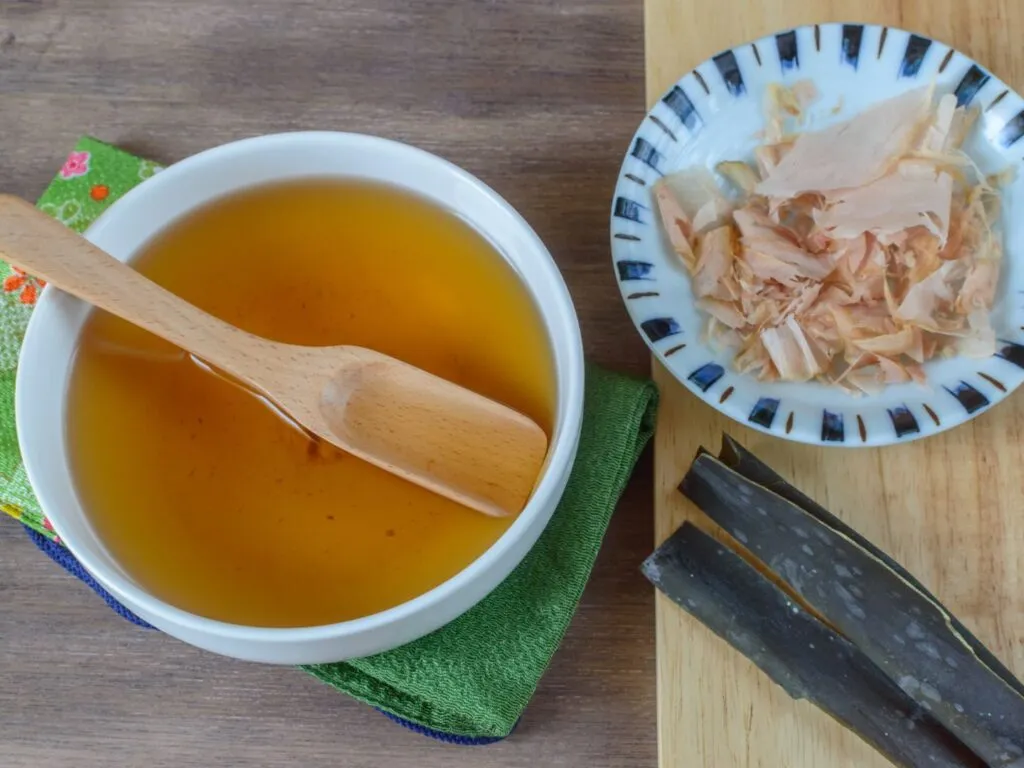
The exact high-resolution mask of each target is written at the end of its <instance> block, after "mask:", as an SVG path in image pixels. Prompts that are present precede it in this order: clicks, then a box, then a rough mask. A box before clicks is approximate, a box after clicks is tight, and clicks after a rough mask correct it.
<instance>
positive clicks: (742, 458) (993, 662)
mask: <svg viewBox="0 0 1024 768" xmlns="http://www.w3.org/2000/svg"><path fill="white" fill-rule="evenodd" d="M718 457H719V458H720V459H721V461H722V463H724V464H726V465H727V466H729V467H731V468H732V469H734V470H736V471H737V472H739V473H740V474H741V475H743V476H744V477H746V478H747V479H748V480H752V481H753V482H755V483H757V484H758V485H760V486H763V487H764V488H767V489H768V490H769V491H773V492H775V493H777V494H778V495H779V496H781V497H782V498H784V499H788V500H789V501H791V502H793V503H794V504H796V505H797V506H798V507H800V508H801V509H803V510H804V511H805V512H807V513H808V514H809V515H813V516H814V517H816V518H818V520H820V521H821V522H822V523H824V524H825V525H827V526H828V527H829V528H831V529H833V530H834V531H837V532H838V533H841V534H843V535H844V536H846V537H847V538H849V539H851V540H852V541H854V542H856V543H857V544H859V545H860V546H861V547H862V548H863V549H864V550H866V551H867V552H870V553H871V554H872V555H874V556H875V557H877V558H878V559H879V560H881V561H882V562H883V563H885V565H887V566H888V567H889V569H890V570H891V571H893V572H894V573H896V574H897V575H898V576H899V577H900V578H901V579H903V580H904V581H905V582H907V584H909V585H910V586H911V587H912V588H913V589H916V590H917V591H918V592H919V593H920V594H921V595H922V597H924V598H925V599H927V600H930V601H931V602H932V603H933V604H934V605H935V607H936V608H937V609H938V610H939V611H941V612H942V614H943V616H944V618H945V620H946V621H947V622H949V624H950V625H951V626H952V628H953V631H954V632H955V633H956V634H958V635H959V636H960V637H961V638H962V639H963V641H964V642H965V643H967V645H969V646H970V648H971V650H972V651H974V654H975V655H976V656H977V657H978V659H979V661H981V663H983V664H984V665H985V666H986V667H988V668H989V669H991V670H992V671H993V672H994V673H995V674H997V675H999V677H1001V678H1002V679H1003V681H1004V682H1005V683H1006V684H1007V685H1009V686H1010V687H1012V688H1013V689H1014V690H1016V691H1017V692H1018V693H1019V694H1020V695H1021V696H1024V683H1022V682H1021V681H1020V680H1018V679H1017V678H1016V677H1014V676H1013V673H1012V672H1010V670H1009V669H1007V668H1006V667H1005V666H1004V665H1003V663H1002V662H1001V661H1000V660H999V659H997V658H996V657H995V655H993V653H992V652H991V651H990V650H989V649H988V648H986V647H985V646H984V645H982V643H981V641H980V640H978V638H976V637H975V636H974V635H973V634H972V633H971V631H970V630H969V629H967V627H965V626H964V625H963V624H961V623H960V621H959V620H958V619H957V618H956V616H954V615H953V614H952V613H951V612H950V611H949V610H948V609H947V608H946V607H945V606H944V605H943V604H942V603H941V602H939V599H938V598H937V597H936V596H935V595H933V594H932V593H931V592H929V591H928V589H927V588H926V587H925V586H924V585H923V584H922V583H921V582H919V581H918V580H917V579H916V578H915V577H914V575H913V574H911V573H910V572H908V571H907V570H906V569H905V568H904V567H903V566H902V565H900V564H899V563H897V562H896V561H895V560H893V559H892V558H891V557H889V555H888V554H886V553H885V552H883V551H882V550H881V549H879V548H878V547H877V546H875V545H874V544H873V543H872V542H870V541H868V540H867V539H866V538H864V537H863V536H861V535H860V534H859V533H858V532H857V531H855V530H854V529H853V528H851V527H850V526H848V525H847V524H846V523H844V522H843V521H842V520H840V519H839V518H838V517H836V516H835V515H833V514H832V513H831V512H829V511H828V510H827V509H825V508H824V507H822V506H821V505H820V504H818V503H817V502H816V501H814V500H813V499H811V498H810V497H808V496H806V495H805V494H803V493H801V492H800V490H799V489H798V488H794V487H793V486H792V485H790V484H789V483H787V482H786V481H785V480H784V479H783V478H782V477H781V476H780V475H779V474H778V473H777V472H776V471H775V470H774V469H772V468H771V467H769V466H768V465H767V464H765V463H764V462H763V461H761V460H760V459H759V458H757V457H756V456H755V455H754V454H752V453H751V452H750V451H748V450H747V449H746V448H744V447H743V446H742V445H740V444H739V443H738V442H736V441H735V440H733V439H732V438H731V437H729V436H728V435H725V436H724V437H723V439H722V451H721V453H719V455H718Z"/></svg>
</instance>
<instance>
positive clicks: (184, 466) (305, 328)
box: [68, 180, 555, 627]
mask: <svg viewBox="0 0 1024 768" xmlns="http://www.w3.org/2000/svg"><path fill="white" fill-rule="evenodd" d="M133 264H134V266H135V267H136V268H137V269H139V270H140V271H142V272H143V273H145V274H146V275H148V276H149V277H150V278H152V279H153V280H155V281H156V282H157V283H159V284H161V285H163V286H164V287H166V288H168V289H169V290H171V291H173V292H175V293H177V294H179V295H180V296H182V297H184V298H185V299H187V300H188V301H190V302H192V303H194V304H196V305H197V306H199V307H201V308H203V309H205V310H206V311H208V312H210V313H212V314H214V315H216V316H217V317H220V318H223V319H224V320H227V321H228V322H230V323H233V324H235V325H237V326H239V327H241V328H244V329H246V330H248V331H251V332H252V333H256V334H260V335H262V336H266V337H267V338H271V339H275V340H278V341H283V342H291V343H293V344H310V345H329V344H357V345H364V346H367V347H370V348H373V349H377V350H380V351H381V352H384V353H386V354H389V355H393V356H395V357H397V358H400V359H402V360H406V361H408V362H410V363H412V364H414V365H418V366H420V367H422V368H425V369H426V370H429V371H431V372H433V373H436V374H438V375H440V376H443V377H446V378H448V379H450V380H452V381H455V382H457V383H459V384H462V385H464V386H466V387H469V388H471V389H474V390H476V391H478V392H481V393H483V394H485V395H487V396H489V397H493V398H495V399H498V400H501V401H503V402H505V403H508V404H509V405H511V406H512V407H514V408H518V409H520V410H522V411H523V412H524V413H527V414H528V415H530V416H531V417H533V418H534V419H536V420H537V421H538V422H539V423H540V424H541V425H542V426H544V427H545V429H548V430H550V427H551V424H552V419H553V411H554V392H555V374H554V367H553V362H552V359H551V352H550V347H549V344H548V339H547V336H546V333H545V330H544V327H543V323H542V320H541V318H540V316H539V313H538V312H537V310H536V308H535V306H534V305H533V303H532V300H531V298H530V295H529V293H528V292H527V290H526V288H525V287H524V285H523V284H522V283H521V281H520V279H519V278H518V276H517V275H516V274H515V272H514V271H513V269H512V268H511V267H510V266H509V265H508V264H507V263H506V262H505V261H504V259H502V258H501V256H500V255H499V254H497V253H496V251H495V250H494V248H493V247H492V246H491V245H490V244H489V243H488V242H487V241H486V240H485V239H484V238H483V237H481V236H480V235H479V234H478V233H477V232H475V231H474V230H473V229H472V228H471V227H469V226H468V225H467V224H465V223H464V222H462V221H461V220H459V219H458V218H456V217H455V216H454V215H452V214H450V213H448V212H446V211H444V210H441V209H439V208H438V207H436V206H435V205H433V204H432V203H430V202H427V201H425V200H422V199H420V198H418V197H415V196H412V195H410V194H407V193H405V192H401V191H399V190H396V189H394V188H391V187H386V186H379V185H373V184H368V183H362V182H338V181H326V180H325V181H305V182H301V183H289V184H277V185H272V186H266V187H260V188H256V189H253V190H249V191H246V192H244V193H240V194H237V195H234V196H231V197H228V198H225V199H223V200H220V201H217V202H215V203H213V204H211V205H209V206H207V207H204V208H203V209H201V210H199V211H197V212H195V213H193V214H190V215H189V216H187V217H185V218H184V219H183V220H181V221H178V222H176V223H174V224H172V225H171V226H170V227H169V228H168V229H167V230H166V231H165V232H163V233H161V234H160V235H158V236H157V237H156V238H155V239H154V240H153V241H152V242H151V243H149V244H148V245H147V246H146V247H145V248H144V249H143V251H142V252H141V254H140V255H139V258H138V259H137V260H136V261H135V262H133ZM68 430H69V443H70V446H71V459H72V468H73V472H74V476H75V481H76V486H77V488H78V492H79V495H80V497H81V500H82V502H83V505H84V507H85V509H86V510H87V513H88V515H89V517H90V520H91V522H92V523H93V525H94V527H95V528H96V530H97V532H98V534H99V535H100V537H101V538H102V540H103V541H104V542H105V543H106V545H107V546H108V548H109V549H110V551H111V553H112V554H113V556H114V557H115V558H116V559H117V561H118V562H119V563H120V564H121V565H122V566H123V567H124V568H125V569H126V570H127V571H128V572H129V573H130V574H131V575H132V576H133V577H134V578H135V579H136V580H138V581H139V582H140V583H141V584H142V585H143V586H144V587H145V588H146V589H148V590H150V591H152V592H153V593H154V594H156V595H157V596H159V597H160V598H161V599H163V600H165V601H167V602H168V603H171V604H172V605H175V606H178V607H179V608H182V609H184V610H187V611H190V612H193V613H196V614H199V615H202V616H206V617H210V618H214V619H219V620H222V621H228V622H233V623H238V624H247V625H253V626H265V627H288V626H312V625H318V624H326V623H332V622H337V621H343V620H346V619H352V618H356V617H360V616H366V615H368V614H371V613H375V612H377V611H381V610H384V609H386V608H390V607H392V606H395V605H397V604H399V603H401V602H404V601H406V600H408V599H410V598H412V597H415V596H417V595H420V594H422V593H424V592H426V591H427V590H429V589H431V588H432V587H435V586H437V585H438V584H440V583H441V582H443V581H445V580H446V579H448V578H450V577H451V576H453V575H454V574H456V573H457V572H458V571H460V570H462V569H463V568H464V567H466V566H467V565H468V564H469V563H470V562H472V561H473V560H474V559H476V558H477V557H479V556H480V555H481V554H482V553H483V552H484V551H485V550H486V549H487V548H488V547H490V546H491V544H493V543H494V542H495V541H496V540H497V539H498V537H500V536H501V534H502V533H503V532H504V531H505V530H506V529H507V528H508V526H509V525H510V524H511V519H503V520H498V519H493V518H488V517H485V516H484V515H481V514H478V513H475V512H471V511H469V510H466V509H464V508H462V507H460V506H458V505H456V504H454V503H452V502H449V501H446V500H445V499H442V498H441V497H439V496H435V495H434V494H431V493H429V492H428V491H425V490H422V489H420V488H418V487H415V486H413V485H411V484H409V483H406V482H404V481H402V480H399V479H398V478H395V477H393V476H391V475H389V474H388V473H386V472H384V471H382V470H379V469H376V468H375V467H372V466H370V465H369V464H366V463H365V462H363V461H361V460H359V459H356V458H354V457H352V456H349V455H347V454H344V453H340V452H337V451H334V450H331V449H326V448H325V447H319V448H317V446H315V445H314V444H312V443H311V442H310V441H309V440H308V439H306V438H305V437H304V436H303V435H302V434H301V433H300V432H298V431H297V430H296V429H295V428H294V427H293V426H291V425H290V424H288V423H287V422H286V421H284V420H283V419H281V418H280V417H279V416H277V415H275V413H274V412H273V411H272V410H271V409H270V408H268V407H267V406H266V405H264V404H263V403H262V402H260V401H259V400H258V399H256V398H255V397H253V396H252V395H250V394H248V393H246V392H244V391H242V390H240V389H239V388H237V387H236V386H234V385H233V384H230V383H228V382H227V381H225V380H224V379H222V378H219V377H217V376H216V375H214V374H212V373H209V372H207V371H206V370H204V369H203V368H202V367H200V366H199V365H197V364H196V363H195V362H193V361H192V360H191V359H190V358H189V357H188V356H187V355H186V354H185V353H183V352H182V351H180V350H178V349H177V348H175V347H173V346H171V345H169V344H166V343H165V342H162V341H160V340H158V339H156V338H155V337H153V336H151V335H149V334H148V333H145V332H143V331H140V330H138V329H136V328H134V327H132V326H130V325H128V324H127V323H124V322H123V321H120V320H118V319H116V318H114V317H112V316H110V315H107V314H105V313H102V312H93V313H92V315H91V316H90V318H89V320H88V321H87V324H86V327H85V330H84V332H83V335H82V340H81V344H80V347H79V349H78V351H77V354H76V359H75V365H74V372H73V376H72V380H71V385H70V392H69V426H68Z"/></svg>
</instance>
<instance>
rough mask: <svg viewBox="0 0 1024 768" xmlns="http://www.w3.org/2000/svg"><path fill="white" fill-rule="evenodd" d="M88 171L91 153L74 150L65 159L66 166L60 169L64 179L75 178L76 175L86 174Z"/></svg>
mask: <svg viewBox="0 0 1024 768" xmlns="http://www.w3.org/2000/svg"><path fill="white" fill-rule="evenodd" d="M88 172H89V153H88V152H72V153H71V154H70V155H68V159H67V160H65V161H64V166H63V167H62V168H61V169H60V176H61V178H62V179H73V178H75V177H76V176H85V174H87V173H88Z"/></svg>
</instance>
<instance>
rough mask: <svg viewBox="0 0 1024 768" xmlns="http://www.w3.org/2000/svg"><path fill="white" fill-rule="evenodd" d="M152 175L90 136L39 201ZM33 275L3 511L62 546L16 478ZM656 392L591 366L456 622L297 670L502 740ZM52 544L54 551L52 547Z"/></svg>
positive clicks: (14, 338)
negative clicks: (558, 445)
mask: <svg viewBox="0 0 1024 768" xmlns="http://www.w3.org/2000/svg"><path fill="white" fill-rule="evenodd" d="M159 170H160V167H159V166H157V165H156V164H154V163H152V162H150V161H148V160H141V159H139V158H137V157H134V156H132V155H129V154H127V153H126V152H123V151H121V150H119V149H116V148H115V147H111V146H109V145H107V144H104V143H102V142H100V141H97V140H96V139H91V138H84V139H82V140H81V141H80V142H79V143H78V145H77V146H76V147H75V150H74V151H73V152H72V153H71V154H70V155H69V156H68V159H67V161H66V162H65V163H64V165H63V167H62V168H61V170H60V172H59V173H58V174H57V176H56V178H55V179H54V180H53V182H52V183H51V184H50V186H49V187H48V188H47V190H46V192H45V193H44V194H43V196H42V198H41V199H40V201H39V207H40V208H41V209H43V210H44V211H46V212H48V213H50V214H51V215H52V216H54V217H55V218H57V219H59V220H60V221H62V222H63V223H65V224H66V225H67V226H69V227H71V228H72V229H74V230H76V231H78V232H81V231H83V230H84V229H85V228H86V227H88V225H89V224H90V223H91V222H92V221H94V220H95V219H96V217H97V216H99V214H101V213H102V212H103V211H104V210H105V209H106V207H107V206H109V205H110V204H111V203H112V202H113V201H115V200H116V199H117V198H118V197H120V196H121V195H123V194H124V193H125V192H127V191H128V190H129V189H131V188H132V187H134V186H135V185H136V184H138V183H140V182H141V181H144V180H145V179H147V178H149V177H150V176H152V175H153V174H155V173H156V172H158V171H159ZM41 287H42V286H41V284H40V282H39V281H37V280H35V279H34V278H32V277H30V276H28V275H25V274H23V273H21V272H18V271H17V270H13V271H11V270H8V274H7V275H6V276H5V277H4V281H3V291H2V296H0V376H2V379H0V508H2V509H3V510H4V511H6V512H8V513H9V514H10V515H12V516H13V517H14V518H16V519H18V520H20V521H21V522H22V523H23V524H25V525H26V526H28V527H29V528H32V529H34V530H35V531H37V532H38V533H41V534H43V535H44V536H46V537H47V538H49V539H50V540H52V541H54V542H56V543H58V544H59V543H60V541H59V539H58V538H57V536H56V535H55V534H54V532H53V530H52V527H51V526H50V524H49V522H48V521H47V520H46V518H45V517H44V516H43V514H42V511H41V510H40V509H39V505H38V503H37V502H36V499H35V496H34V495H33V493H32V489H31V487H30V486H29V483H28V480H27V478H26V476H25V470H24V466H23V465H22V463H21V456H20V453H19V450H18V441H17V434H16V431H15V425H14V379H15V370H16V366H17V358H18V350H19V348H20V345H21V340H22V338H23V336H24V333H25V327H26V325H27V323H28V319H29V315H30V314H31V311H32V307H33V305H34V304H35V301H36V298H37V297H38V294H39V290H40V288H41ZM656 407H657V390H656V389H655V387H654V385H653V384H652V383H651V382H649V381H637V380H634V379H631V378H629V377H626V376H621V375H619V374H615V373H611V372H608V371H605V370H603V369H600V368H598V367H595V366H588V368H587V374H586V393H585V404H584V421H583V433H582V436H581V440H580V446H579V452H578V455H577V459H576V464H575V466H574V468H573V471H572V475H571V477H570V479H569V485H568V488H567V489H566V492H565V495H564V496H563V498H562V500H561V502H560V504H559V506H558V509H557V510H556V512H555V515H554V517H553V518H552V520H551V523H550V524H549V525H548V527H547V529H546V530H545V531H544V533H543V534H542V535H541V538H540V540H539V541H538V542H537V544H536V545H535V546H534V547H533V549H532V550H531V551H530V553H529V554H528V555H527V556H526V558H525V559H524V560H523V562H522V563H521V564H520V565H519V566H518V567H517V568H516V569H515V570H514V571H513V572H512V574H511V575H510V576H509V577H508V578H507V579H506V580H505V581H504V582H503V583H502V584H500V585H499V586H498V588H497V589H495V590H494V591H493V592H492V593H491V594H490V595H489V596H488V597H486V598H485V599H484V600H482V601H481V602H480V603H479V604H477V605H476V606H475V607H474V608H472V609H471V610H469V611H468V612H466V613H465V614H463V615H462V616H461V617H459V618H457V619H455V621H453V622H451V623H450V624H448V625H446V626H445V627H442V628H441V629H439V630H437V631H436V632H433V633H432V634H430V635H428V636H426V637H423V638H421V639H419V640H416V641H414V642H412V643H409V644H407V645H404V646H402V647H400V648H397V649H395V650H392V651H388V652H386V653H382V654H378V655H376V656H369V657H366V658H362V659H355V660H352V661H348V662H341V663H336V664H318V665H313V666H309V667H305V668H304V670H305V671H306V672H308V673H309V674H311V675H313V676H314V677H316V678H318V679H319V680H322V681H323V682H325V683H327V684H329V685H331V686H333V687H335V688H337V689H338V690H340V691H343V692H345V693H347V694H349V695H351V696H353V697H355V698H357V699H359V700H361V701H363V702H366V703H367V704H370V705H372V706H374V707H377V708H378V709H381V710H383V711H385V712H387V713H389V714H391V715H393V716H395V717H397V718H400V719H402V720H405V721H407V722H409V723H412V724H414V725H416V726H421V727H422V728H424V729H428V730H429V731H432V732H434V735H438V734H441V735H449V736H454V737H457V740H458V739H467V740H470V741H473V740H489V739H495V738H502V737H504V736H507V735H508V734H509V733H510V732H511V731H512V729H513V727H514V726H515V724H516V722H517V721H518V719H519V717H520V715H521V714H522V712H523V710H524V709H525V707H526V705H527V703H528V702H529V699H530V697H531V696H532V695H533V692H534V690H535V689H536V687H537V683H538V682H539V681H540V678H541V676H542V675H543V673H544V670H545V669H546V668H547V665H548V662H549V661H550V660H551V657H552V655H553V654H554V652H555V650H556V649H557V648H558V645H559V643H561V640H562V637H563V635H564V634H565V630H566V628H567V626H568V624H569V621H570V620H571V618H572V615H573V613H574V612H575V610H576V605H577V603H578V601H579V598H580V594H581V593H582V591H583V587H584V585H585V584H586V581H587V578H588V577H589V575H590V570H591V568H592V566H593V564H594V559H595V557H596V556H597V551H598V549H599V547H600V545H601V540H602V538H603V537H604V533H605V530H606V528H607V526H608V521H609V519H610V517H611V514H612V511H613V510H614V508H615V505H616V503H617V501H618V499H619V496H620V494H621V493H622V489H623V488H624V486H625V484H626V481H627V480H628V478H629V475H630V474H631V472H632V470H633V466H634V464H635V463H636V460H637V457H638V456H639V454H640V452H641V451H642V450H643V447H644V446H645V445H646V444H647V442H648V440H649V439H650V436H651V434H652V432H653V428H654V416H655V410H656ZM55 551H60V550H59V549H57V550H55Z"/></svg>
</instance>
